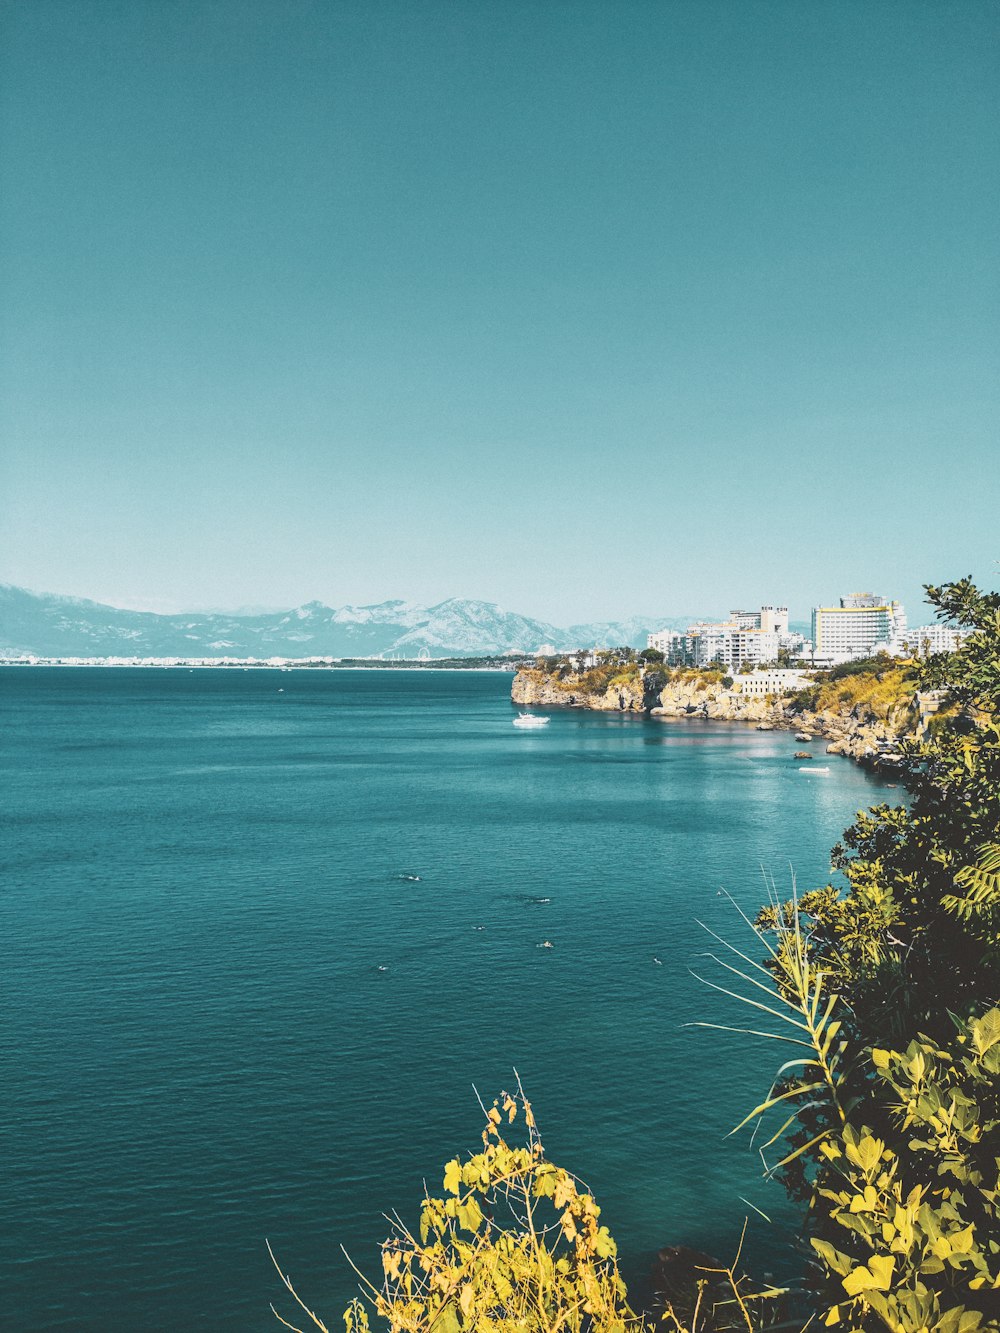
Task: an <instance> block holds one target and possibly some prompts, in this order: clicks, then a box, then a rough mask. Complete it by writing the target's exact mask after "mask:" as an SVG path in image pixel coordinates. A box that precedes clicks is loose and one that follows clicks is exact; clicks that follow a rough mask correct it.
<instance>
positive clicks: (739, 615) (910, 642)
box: [647, 592, 969, 673]
mask: <svg viewBox="0 0 1000 1333" xmlns="http://www.w3.org/2000/svg"><path fill="white" fill-rule="evenodd" d="M968 633H969V631H968V630H960V629H956V628H954V627H953V626H949V625H919V626H917V627H916V628H914V629H908V628H907V625H906V613H905V611H904V610H903V607H902V606H901V605H900V603H899V602H896V601H890V600H889V599H888V598H885V597H881V596H879V595H877V594H875V593H870V592H854V593H849V594H848V595H847V596H846V597H841V598H840V605H839V606H817V607H814V608H813V613H812V638H811V639H807V638H806V637H805V636H804V635H802V634H795V633H792V632H790V631H789V628H788V608H787V607H784V606H762V607H761V608H760V610H759V611H731V612H730V613H729V619H728V620H723V621H715V622H707V621H704V622H703V621H699V622H698V623H697V624H694V625H689V626H688V628H687V630H686V631H685V632H684V633H678V632H676V631H674V630H660V631H658V632H657V633H656V634H650V635H649V637H648V639H647V647H649V648H656V649H658V650H659V651H660V652H661V653H663V656H664V658H665V660H666V661H667V662H668V663H669V664H670V665H671V666H693V667H705V666H709V665H716V666H723V667H725V668H726V669H727V670H729V671H730V672H733V673H735V672H739V671H748V670H756V669H757V668H759V667H760V666H762V665H763V664H765V663H775V662H777V661H778V660H779V653H781V654H782V656H783V657H784V658H785V660H786V661H791V660H795V661H797V662H800V663H804V664H808V665H809V666H813V667H830V666H837V665H839V664H840V663H842V662H851V661H857V660H858V659H859V658H864V657H874V656H875V655H877V654H878V653H888V654H890V655H892V656H895V657H927V656H930V655H931V654H932V653H942V652H953V651H954V650H955V649H956V648H957V647H958V646H959V645H960V643H961V642H962V639H963V638H964V637H965V636H966V635H967V634H968Z"/></svg>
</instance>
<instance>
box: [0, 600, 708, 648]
mask: <svg viewBox="0 0 1000 1333" xmlns="http://www.w3.org/2000/svg"><path fill="white" fill-rule="evenodd" d="M704 618H705V617H704V616H631V617H630V618H629V619H627V620H621V621H610V622H607V621H598V622H595V623H591V624H584V625H570V626H568V627H567V628H565V629H560V628H559V627H558V626H556V625H549V624H547V623H546V622H545V621H542V620H533V619H532V618H531V617H529V616H522V615H518V614H517V613H516V612H513V611H504V610H502V609H501V608H500V607H499V606H497V605H495V603H493V602H478V601H471V600H467V599H462V598H450V599H449V600H448V601H445V602H439V603H438V604H437V605H436V606H418V605H416V604H415V603H413V602H401V601H390V602H380V603H378V605H376V606H342V607H339V608H337V607H330V606H324V605H323V603H322V602H307V603H306V604H305V605H304V606H299V607H296V608H295V609H294V610H291V611H275V612H268V613H261V614H253V615H241V614H226V613H217V612H191V613H190V614H182V615H156V614H154V613H153V612H150V611H123V610H121V609H120V608H118V607H114V606H103V605H102V604H101V603H99V602H88V601H82V600H80V599H78V598H75V597H56V596H53V595H51V594H45V593H33V592H29V591H28V590H27V589H25V588H15V587H12V586H10V585H9V584H0V656H2V657H12V656H13V657H18V656H24V655H30V656H36V657H379V656H383V655H385V656H388V655H390V654H391V655H393V656H399V657H417V656H418V655H419V654H420V653H421V650H426V652H427V653H429V655H430V656H431V657H471V656H478V655H480V654H482V653H507V652H529V653H531V652H535V651H537V650H538V649H539V648H541V647H542V646H543V645H546V644H548V645H551V646H552V647H553V648H555V649H557V650H559V651H564V650H566V649H572V648H590V647H594V646H601V647H621V646H624V645H630V646H631V647H633V648H644V647H645V646H646V635H647V634H649V633H651V632H652V631H654V630H659V629H684V628H686V627H687V626H688V625H689V624H691V623H692V621H694V620H699V619H704Z"/></svg>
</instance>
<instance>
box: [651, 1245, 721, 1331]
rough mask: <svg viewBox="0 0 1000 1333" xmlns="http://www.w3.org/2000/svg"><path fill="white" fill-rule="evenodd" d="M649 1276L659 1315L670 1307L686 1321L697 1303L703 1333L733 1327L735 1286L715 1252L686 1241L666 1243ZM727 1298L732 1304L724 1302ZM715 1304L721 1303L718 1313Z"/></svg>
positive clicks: (682, 1321)
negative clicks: (698, 1247)
mask: <svg viewBox="0 0 1000 1333" xmlns="http://www.w3.org/2000/svg"><path fill="white" fill-rule="evenodd" d="M649 1276H650V1284H651V1286H652V1288H653V1296H654V1311H655V1313H656V1314H657V1315H661V1314H663V1313H665V1312H666V1310H667V1309H668V1308H669V1309H671V1310H673V1312H674V1314H675V1315H676V1316H677V1318H678V1319H679V1320H680V1321H681V1323H682V1324H684V1325H687V1324H690V1322H691V1320H692V1316H693V1315H694V1310H695V1306H696V1305H697V1306H698V1328H699V1330H704V1333H714V1331H715V1330H722V1329H727V1328H731V1327H734V1325H733V1323H732V1310H733V1307H732V1304H731V1302H732V1299H733V1289H732V1286H731V1285H730V1282H729V1278H728V1276H727V1274H726V1271H725V1266H724V1265H723V1264H722V1263H720V1262H719V1260H718V1259H715V1258H713V1257H712V1255H710V1254H706V1253H705V1252H704V1251H703V1250H693V1249H691V1248H690V1247H689V1246H687V1245H666V1246H664V1248H663V1249H662V1250H659V1251H658V1252H657V1255H656V1259H655V1260H654V1262H653V1266H652V1269H651V1270H650V1275H649ZM699 1288H701V1302H700V1304H699V1301H698V1293H699ZM727 1301H728V1302H730V1304H728V1305H723V1302H727ZM716 1307H720V1308H719V1311H718V1314H716Z"/></svg>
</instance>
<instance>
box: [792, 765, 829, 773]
mask: <svg viewBox="0 0 1000 1333" xmlns="http://www.w3.org/2000/svg"><path fill="white" fill-rule="evenodd" d="M829 771H830V769H829V767H827V766H826V765H822V766H817V767H809V768H806V767H805V765H803V766H802V767H800V768H799V772H800V773H829Z"/></svg>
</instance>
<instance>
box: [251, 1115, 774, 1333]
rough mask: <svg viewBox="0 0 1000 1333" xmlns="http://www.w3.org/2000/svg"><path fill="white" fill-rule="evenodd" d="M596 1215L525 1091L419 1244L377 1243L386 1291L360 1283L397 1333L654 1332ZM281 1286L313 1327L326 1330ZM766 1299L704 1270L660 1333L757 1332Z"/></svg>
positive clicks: (351, 1313)
mask: <svg viewBox="0 0 1000 1333" xmlns="http://www.w3.org/2000/svg"><path fill="white" fill-rule="evenodd" d="M519 1115H520V1116H521V1119H522V1122H523V1127H524V1134H523V1135H522V1139H523V1141H522V1142H521V1143H520V1144H512V1143H510V1142H508V1140H507V1138H506V1134H507V1133H508V1127H509V1126H513V1125H514V1123H515V1121H516V1120H517V1118H518V1116H519ZM600 1215H601V1210H600V1208H599V1206H598V1205H597V1203H596V1202H595V1201H594V1199H593V1197H592V1195H591V1194H590V1193H589V1192H588V1191H587V1190H586V1188H585V1187H584V1186H582V1184H581V1182H580V1181H579V1180H578V1179H577V1178H576V1177H575V1176H573V1175H572V1174H571V1173H570V1172H569V1171H566V1170H564V1169H563V1168H562V1167H558V1166H556V1165H555V1164H554V1163H553V1162H550V1161H549V1160H548V1158H547V1157H546V1155H545V1151H544V1149H543V1147H542V1141H541V1138H540V1136H539V1133H538V1129H537V1126H536V1124H535V1119H534V1116H533V1114H532V1110H531V1106H530V1104H529V1102H528V1101H527V1100H526V1099H525V1097H524V1095H523V1093H522V1092H521V1090H520V1088H518V1090H517V1091H516V1092H514V1093H502V1094H501V1096H500V1097H499V1098H498V1099H497V1100H496V1101H495V1102H494V1103H493V1105H492V1106H491V1107H490V1108H489V1110H487V1111H486V1126H485V1129H484V1131H483V1146H482V1151H481V1152H478V1153H475V1154H473V1155H471V1156H469V1157H468V1158H467V1159H466V1160H465V1161H461V1160H460V1159H459V1158H455V1159H453V1160H452V1161H450V1162H449V1163H448V1164H447V1166H446V1167H445V1170H444V1181H443V1193H442V1195H441V1196H440V1197H431V1196H428V1197H426V1198H425V1199H424V1204H423V1208H422V1209H421V1214H420V1224H419V1228H418V1232H419V1235H414V1234H413V1232H411V1231H410V1230H409V1229H408V1228H407V1227H406V1225H405V1224H404V1223H402V1222H401V1221H399V1220H397V1221H395V1222H394V1225H393V1232H392V1235H390V1236H389V1238H388V1239H387V1240H386V1241H384V1242H383V1245H382V1270H383V1278H382V1282H381V1284H380V1285H378V1286H376V1285H375V1284H374V1283H372V1282H370V1281H369V1280H368V1279H367V1278H366V1277H365V1276H364V1275H363V1274H359V1276H360V1277H361V1281H362V1286H363V1289H364V1290H365V1291H366V1293H367V1297H368V1302H369V1304H370V1305H371V1307H372V1308H373V1310H374V1312H375V1314H376V1315H377V1316H378V1317H379V1318H380V1319H382V1320H384V1321H385V1322H386V1324H387V1326H388V1328H389V1329H390V1330H392V1333H431V1330H434V1333H463V1331H464V1330H472V1329H475V1330H479V1331H480V1333H630V1331H632V1333H652V1328H653V1326H652V1325H651V1324H650V1323H648V1322H647V1321H646V1320H645V1319H644V1318H643V1317H642V1316H641V1315H638V1314H636V1312H635V1311H634V1310H632V1309H631V1307H630V1306H629V1303H628V1299H627V1296H626V1291H625V1283H624V1282H623V1281H622V1278H621V1274H620V1273H619V1271H618V1260H617V1248H616V1246H615V1242H614V1240H613V1239H612V1237H611V1235H610V1233H609V1231H608V1229H607V1227H606V1226H603V1225H602V1224H601V1222H600V1221H599V1218H600ZM272 1258H273V1255H272ZM278 1271H279V1273H281V1270H280V1268H279V1270H278ZM713 1275H714V1276H716V1277H718V1276H721V1277H722V1278H724V1279H725V1281H726V1284H727V1285H728V1289H729V1293H730V1296H729V1299H728V1301H726V1302H725V1308H720V1307H716V1309H715V1310H714V1311H710V1310H709V1309H708V1308H707V1302H704V1305H705V1308H704V1309H703V1308H702V1305H703V1300H702V1297H703V1293H704V1292H705V1291H706V1290H707V1288H708V1286H709V1282H708V1279H709V1277H710V1276H713ZM281 1277H282V1281H283V1282H284V1284H285V1288H286V1290H287V1291H288V1293H289V1295H290V1296H291V1297H292V1298H293V1299H294V1300H295V1301H296V1303H297V1304H298V1306H299V1308H300V1310H302V1311H303V1312H304V1313H305V1315H306V1316H307V1317H308V1319H309V1321H310V1322H311V1323H312V1325H313V1326H314V1327H315V1328H318V1329H321V1330H325V1329H326V1325H325V1324H323V1322H322V1321H321V1320H320V1318H319V1317H318V1316H317V1315H316V1314H314V1313H313V1312H312V1311H311V1310H309V1309H308V1307H307V1306H306V1305H305V1304H304V1303H303V1302H302V1301H301V1300H300V1299H299V1297H298V1295H297V1293H296V1291H295V1288H294V1287H293V1285H292V1283H291V1281H290V1279H289V1278H288V1277H287V1276H286V1275H285V1274H283V1273H282V1274H281ZM761 1299H763V1298H761V1297H751V1296H749V1295H747V1294H745V1292H744V1290H743V1284H742V1283H741V1282H740V1280H739V1279H738V1278H737V1277H736V1276H735V1274H734V1272H733V1271H732V1270H730V1269H723V1270H718V1271H717V1270H707V1271H706V1279H705V1281H704V1282H702V1283H701V1284H700V1288H699V1291H698V1292H697V1293H696V1296H695V1307H694V1311H693V1316H692V1318H691V1319H690V1320H688V1321H685V1322H684V1323H682V1322H681V1320H680V1319H679V1318H678V1317H676V1316H675V1315H674V1314H673V1313H672V1312H671V1311H668V1312H667V1314H666V1315H665V1316H664V1323H663V1324H662V1325H661V1327H665V1328H669V1329H672V1330H674V1333H684V1330H686V1329H690V1330H692V1333H694V1330H701V1329H703V1328H705V1327H706V1321H707V1320H708V1319H711V1327H712V1328H713V1329H716V1330H721V1329H743V1330H744V1333H751V1331H752V1330H753V1328H754V1327H755V1321H754V1318H753V1315H752V1313H751V1311H752V1308H753V1307H754V1306H755V1304H757V1303H759V1301H760V1300H761ZM272 1309H273V1307H272ZM275 1314H276V1315H277V1317H278V1319H279V1320H280V1321H281V1323H283V1324H284V1325H285V1326H286V1327H287V1328H293V1329H294V1328H296V1325H294V1324H292V1323H290V1322H289V1321H288V1320H286V1319H284V1318H283V1317H282V1316H281V1315H279V1314H278V1312H277V1311H275ZM344 1323H345V1328H346V1333H364V1331H365V1330H368V1329H369V1319H368V1311H367V1308H366V1306H365V1305H364V1304H363V1303H362V1302H361V1301H359V1300H355V1301H353V1302H352V1303H351V1305H350V1307H349V1308H348V1309H347V1311H346V1312H345V1314H344ZM299 1333H301V1330H299Z"/></svg>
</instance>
